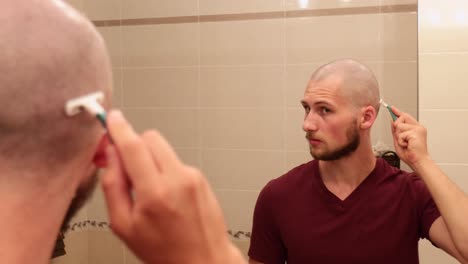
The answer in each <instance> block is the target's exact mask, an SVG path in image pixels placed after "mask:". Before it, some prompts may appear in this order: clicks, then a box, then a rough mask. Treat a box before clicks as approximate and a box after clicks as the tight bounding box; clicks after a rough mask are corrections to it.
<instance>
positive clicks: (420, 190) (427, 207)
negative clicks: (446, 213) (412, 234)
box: [411, 175, 440, 240]
mask: <svg viewBox="0 0 468 264" xmlns="http://www.w3.org/2000/svg"><path fill="white" fill-rule="evenodd" d="M411 177H413V178H412V183H413V188H414V190H415V192H416V198H417V199H416V201H417V208H418V215H419V219H420V221H419V236H420V237H421V238H426V239H429V240H430V238H429V230H430V229H431V226H432V224H433V223H434V221H435V220H436V219H437V218H439V216H440V213H439V209H437V206H436V204H435V203H434V200H432V196H431V193H430V192H429V190H428V189H427V187H426V184H425V183H424V182H423V181H422V180H421V179H420V178H419V177H418V176H416V175H411Z"/></svg>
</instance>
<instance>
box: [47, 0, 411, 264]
mask: <svg viewBox="0 0 468 264" xmlns="http://www.w3.org/2000/svg"><path fill="white" fill-rule="evenodd" d="M69 2H70V3H71V4H72V5H74V6H75V7H77V8H78V9H80V10H81V11H82V12H83V13H85V14H86V15H87V16H88V17H89V18H90V19H91V20H92V21H93V22H94V23H95V25H96V26H97V27H98V30H99V31H100V33H101V34H102V35H103V37H104V39H105V42H106V44H107V47H108V49H109V51H110V55H111V60H112V65H113V72H114V106H115V107H118V108H121V109H123V111H124V113H125V115H126V116H127V117H128V118H129V119H130V120H131V122H132V123H133V124H134V125H135V127H136V128H137V129H138V130H139V131H143V130H145V129H147V128H156V129H158V130H160V131H161V132H162V133H163V134H164V135H165V136H166V137H167V138H168V139H169V141H170V142H171V143H172V144H173V145H174V146H175V148H176V150H177V152H178V154H179V155H180V157H181V158H182V159H183V160H184V161H185V162H187V163H189V164H191V165H194V166H196V167H199V168H201V170H202V171H203V172H204V173H205V174H206V176H207V177H208V179H209V181H210V183H211V185H212V187H213V188H214V190H215V193H216V195H217V197H218V199H219V201H220V203H221V205H222V207H223V210H224V213H225V216H226V220H227V223H228V228H229V230H228V231H229V232H230V235H231V237H232V239H233V240H234V241H235V243H236V244H237V245H238V246H239V247H241V249H242V250H243V251H244V252H245V250H246V248H247V247H248V241H249V240H248V239H249V234H250V229H251V221H252V213H253V208H254V205H255V201H256V199H257V196H258V193H259V191H260V190H261V188H262V187H263V186H264V185H265V184H266V183H267V182H268V181H269V180H270V179H273V178H276V177H279V176H280V175H282V174H283V173H285V172H287V171H288V170H290V169H292V168H293V167H295V166H297V165H299V164H301V163H304V162H307V161H309V160H310V159H311V158H310V154H309V151H308V145H307V142H306V141H305V139H304V132H303V131H302V128H301V125H302V120H303V109H302V106H301V104H300V99H301V98H302V95H303V92H304V89H305V87H306V84H307V81H308V78H309V77H310V75H311V73H312V72H313V71H314V70H315V69H316V68H317V67H318V66H319V65H321V64H323V63H326V62H329V61H331V60H334V59H338V58H353V59H357V60H359V61H361V62H363V63H364V64H366V65H368V66H369V67H370V68H371V69H372V70H373V71H374V73H375V74H376V76H377V78H378V80H379V82H380V91H381V95H382V97H383V98H384V100H385V101H386V102H387V103H389V104H393V105H396V106H398V107H399V108H400V109H402V110H403V111H406V112H409V113H410V114H412V115H413V116H417V114H418V113H417V109H418V98H417V69H418V66H417V57H418V52H417V39H418V36H417V31H418V29H417V1H416V0H315V1H312V0H311V1H309V0H254V1H253V0H244V1H233V0H184V1H181V0H170V1H169V0H160V1H150V0H142V1H114V0H73V1H69ZM372 136H373V143H374V144H375V146H378V147H379V148H380V149H393V143H392V139H391V134H390V117H389V115H388V113H387V112H385V111H381V112H380V114H379V118H378V120H377V122H376V124H375V125H374V128H373V132H372ZM93 223H94V224H93ZM106 223H107V216H106V209H105V205H104V201H103V197H102V193H101V192H100V191H99V190H98V191H97V192H96V193H95V195H94V197H93V200H92V201H91V203H90V204H88V205H87V206H86V207H85V208H84V209H83V210H82V212H81V213H80V214H79V215H78V216H77V217H76V218H75V219H74V222H73V223H72V225H73V224H74V229H73V230H71V229H70V230H69V231H68V232H67V233H66V235H65V236H66V240H65V242H66V250H67V254H66V255H65V256H63V257H60V258H57V259H55V260H54V261H53V263H139V262H138V261H137V260H136V259H135V258H134V257H133V256H132V255H131V253H129V252H128V251H127V250H126V249H125V247H124V246H123V245H122V244H121V243H120V242H119V241H117V239H116V238H115V237H114V236H113V235H112V234H111V233H110V231H109V228H108V226H107V224H106Z"/></svg>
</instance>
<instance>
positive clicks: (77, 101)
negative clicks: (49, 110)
mask: <svg viewBox="0 0 468 264" xmlns="http://www.w3.org/2000/svg"><path fill="white" fill-rule="evenodd" d="M103 101H104V93H103V92H95V93H91V94H87V95H84V96H80V97H77V98H74V99H71V100H69V101H67V103H66V104H65V113H66V114H67V115H68V116H74V115H76V114H78V113H80V112H81V111H82V110H83V109H86V108H88V106H89V105H95V104H96V103H103Z"/></svg>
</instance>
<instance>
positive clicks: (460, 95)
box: [419, 0, 468, 264]
mask: <svg viewBox="0 0 468 264" xmlns="http://www.w3.org/2000/svg"><path fill="white" fill-rule="evenodd" d="M467 69H468V2H467V1H464V0H452V1H450V3H449V4H448V2H445V1H438V0H420V1H419V111H420V121H421V122H422V123H423V124H424V125H425V126H426V127H427V130H428V144H429V151H430V153H431V154H432V156H433V158H434V159H435V161H436V162H437V163H438V164H439V165H440V166H441V167H442V169H443V170H444V172H445V173H446V174H447V175H448V176H449V177H450V178H451V179H452V180H453V181H454V182H455V183H457V184H458V185H459V186H460V187H461V188H462V189H463V190H464V191H465V193H466V192H468V178H467V175H468V155H467V154H466V149H467V146H468V140H467V136H466V129H465V128H467V124H468V103H467V102H468V92H467V91H468V89H467V87H468V75H467ZM421 251H422V254H421V255H422V257H421V260H422V261H423V263H434V264H435V263H447V264H451V263H457V262H456V261H454V260H453V259H451V258H449V257H447V256H446V255H445V254H444V253H442V252H441V251H440V250H435V249H434V248H433V247H432V246H431V245H430V244H429V243H425V244H423V246H422V247H421Z"/></svg>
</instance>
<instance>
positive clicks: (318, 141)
mask: <svg viewBox="0 0 468 264" xmlns="http://www.w3.org/2000/svg"><path fill="white" fill-rule="evenodd" d="M306 138H307V140H308V141H309V143H310V144H311V145H314V146H315V145H318V144H320V142H321V141H320V140H319V139H316V138H313V137H306Z"/></svg>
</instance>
